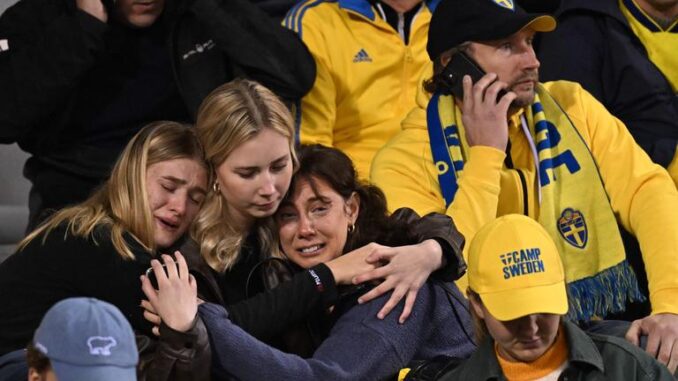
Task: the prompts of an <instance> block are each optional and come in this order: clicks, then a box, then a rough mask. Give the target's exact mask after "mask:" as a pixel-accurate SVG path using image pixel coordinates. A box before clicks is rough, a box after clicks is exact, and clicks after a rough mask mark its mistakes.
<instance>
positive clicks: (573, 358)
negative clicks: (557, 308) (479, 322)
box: [464, 320, 605, 381]
mask: <svg viewBox="0 0 678 381" xmlns="http://www.w3.org/2000/svg"><path fill="white" fill-rule="evenodd" d="M563 328H564V330H565V335H566V336H567V346H568V350H569V355H568V361H569V362H570V363H580V364H583V365H585V366H593V367H596V368H598V369H599V370H600V372H601V373H604V371H605V367H604V365H603V358H602V356H601V355H600V352H598V349H597V347H596V345H595V344H594V343H593V340H591V338H590V337H589V336H588V335H587V334H586V333H585V332H584V331H582V330H581V329H579V328H578V327H577V326H576V325H575V324H574V323H572V322H570V321H567V320H565V321H564V322H563ZM464 367H465V368H467V367H468V368H467V369H472V370H473V373H474V374H475V375H477V376H478V378H477V379H478V380H485V381H489V380H505V379H506V378H505V377H504V373H503V372H502V371H501V366H500V365H499V362H498V361H497V357H496V355H495V352H494V340H492V339H488V340H485V341H483V343H482V344H481V345H480V346H479V347H478V349H477V350H476V352H475V353H474V354H473V355H472V356H471V357H470V358H469V359H468V360H467V363H466V364H464Z"/></svg>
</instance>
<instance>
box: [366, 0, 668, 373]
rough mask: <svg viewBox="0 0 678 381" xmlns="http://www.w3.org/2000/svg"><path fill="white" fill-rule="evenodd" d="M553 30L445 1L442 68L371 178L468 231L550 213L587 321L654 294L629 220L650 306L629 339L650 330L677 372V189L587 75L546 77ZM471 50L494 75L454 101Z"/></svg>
mask: <svg viewBox="0 0 678 381" xmlns="http://www.w3.org/2000/svg"><path fill="white" fill-rule="evenodd" d="M554 28H555V20H554V19H553V18H552V17H550V16H547V15H539V14H529V13H527V12H525V11H524V10H523V9H522V8H520V7H519V6H518V5H517V4H515V3H514V2H513V1H511V0H442V2H441V3H440V4H439V5H438V8H437V10H436V12H435V13H434V16H433V18H432V21H431V25H430V31H429V41H428V46H427V50H428V52H429V56H430V57H432V59H433V60H434V65H433V72H434V74H433V76H431V75H430V73H429V75H428V78H430V80H428V81H427V82H426V84H425V87H426V91H422V92H421V93H420V94H418V97H417V104H418V107H417V108H415V109H414V110H413V111H412V112H411V113H410V114H409V115H408V117H407V118H406V119H405V120H404V122H403V131H402V132H400V133H399V134H398V135H397V136H396V137H394V138H393V139H392V140H391V141H390V142H389V143H388V144H387V145H386V146H385V147H384V148H383V149H382V150H381V151H380V152H379V153H378V154H377V156H376V157H375V160H374V163H373V165H372V172H371V180H372V181H373V182H374V183H375V184H376V185H377V186H379V187H380V188H381V189H383V190H384V193H385V194H386V196H387V200H388V203H389V208H390V209H397V208H400V207H405V206H407V207H410V208H413V209H414V210H415V211H417V212H418V213H419V214H422V213H423V214H426V213H429V212H433V211H436V212H445V213H447V214H448V215H450V216H452V217H453V219H454V221H455V224H456V225H457V227H458V229H459V230H460V231H461V232H462V234H464V236H465V237H466V240H467V241H470V240H472V239H473V237H474V235H475V233H476V232H477V231H478V230H479V229H480V227H482V226H483V225H485V224H486V223H488V222H490V221H492V220H493V219H495V218H497V217H498V216H502V215H506V214H509V213H520V214H524V215H528V216H530V217H532V218H534V219H535V220H537V221H539V222H540V223H541V225H542V226H543V227H544V228H545V229H546V230H547V231H548V232H549V234H550V235H551V237H552V238H553V240H554V241H555V243H556V245H557V247H558V251H559V252H560V254H561V256H562V259H563V262H564V264H565V271H566V280H567V283H568V293H569V294H570V309H569V310H570V312H569V315H570V317H571V318H573V319H574V320H577V321H584V322H586V321H589V320H592V319H595V318H599V317H605V316H607V315H609V314H610V313H616V312H620V311H622V310H623V309H624V308H625V306H626V304H627V302H630V301H638V300H642V299H644V298H645V297H644V295H642V294H641V293H640V291H639V288H638V284H637V281H636V277H635V274H634V272H633V270H632V269H631V268H630V266H629V265H628V263H627V261H626V254H625V252H624V247H623V245H622V243H621V238H620V232H619V228H618V223H620V224H621V225H622V226H623V228H625V229H626V230H628V231H629V232H631V233H633V234H634V235H635V236H636V237H637V238H638V240H639V242H640V246H641V249H642V255H643V261H644V264H645V268H646V270H647V273H648V280H649V298H650V302H651V305H652V313H651V315H650V316H648V317H645V318H643V319H640V320H636V321H634V322H633V324H631V328H630V329H629V330H628V332H627V334H626V337H627V339H628V340H630V341H631V342H633V343H638V342H639V336H641V335H646V336H648V340H647V351H648V352H650V353H651V354H652V355H653V356H654V357H656V358H658V359H659V360H660V361H661V362H662V363H664V364H667V365H668V367H669V369H670V370H671V371H675V369H676V365H677V363H678V276H677V275H678V216H677V215H676V210H678V191H676V188H675V186H674V185H673V182H672V180H671V178H670V177H669V175H668V173H667V172H666V171H665V170H664V169H663V168H661V167H660V166H658V165H656V164H653V163H652V162H651V161H650V159H649V158H648V156H647V155H646V154H645V153H644V152H643V151H642V150H641V149H640V148H639V147H638V146H637V145H636V144H635V142H634V140H633V138H632V137H631V135H630V134H629V132H628V131H627V130H626V128H625V126H624V125H623V124H622V123H621V122H620V121H619V120H617V119H616V118H614V117H613V116H612V115H610V114H609V112H607V110H606V109H605V108H604V107H603V106H602V105H601V104H600V103H599V102H598V101H597V100H596V99H595V98H594V97H593V96H591V95H590V94H589V93H587V92H586V91H585V90H583V89H582V88H581V87H580V86H579V85H578V84H575V83H571V82H565V81H557V82H549V83H543V84H541V83H539V82H538V69H539V61H538V60H537V59H536V56H535V53H534V50H533V48H532V39H533V38H534V35H535V33H536V32H537V31H541V32H546V31H550V30H553V29H554ZM460 50H461V51H464V52H465V53H466V54H467V55H468V56H470V57H471V58H472V59H474V60H475V61H476V62H477V63H478V64H479V66H480V67H481V68H483V69H484V70H485V72H487V73H489V74H487V75H485V76H484V77H482V79H480V80H478V81H477V82H476V83H471V80H470V78H469V77H468V76H465V77H464V81H463V87H464V92H463V93H464V95H463V99H455V97H454V96H452V95H450V94H448V93H447V91H445V88H444V87H443V86H441V84H443V83H444V77H442V76H441V73H442V68H443V67H444V66H445V65H446V64H447V63H448V62H449V61H450V59H451V57H452V56H453V55H454V54H458V52H459V51H460ZM572 54H576V52H572ZM502 89H505V90H507V93H506V95H503V96H502V97H500V98H499V100H497V95H498V94H499V91H500V90H502ZM507 153H508V154H507ZM521 255H522V253H518V257H516V255H515V253H507V255H506V257H505V260H506V261H507V263H506V266H507V268H509V271H510V272H509V275H513V274H519V273H529V272H530V271H535V269H534V268H532V267H529V266H526V265H525V266H523V265H517V264H516V258H518V259H520V258H521ZM521 263H523V262H521ZM465 286H466V284H465V283H463V279H462V284H460V287H462V288H465Z"/></svg>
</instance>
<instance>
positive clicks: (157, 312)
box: [141, 251, 198, 333]
mask: <svg viewBox="0 0 678 381" xmlns="http://www.w3.org/2000/svg"><path fill="white" fill-rule="evenodd" d="M174 255H175V257H176V262H175V261H174V260H173V259H172V257H170V256H169V255H166V254H163V255H162V260H163V262H164V265H163V264H161V263H160V261H158V260H157V259H154V260H152V261H151V268H152V269H153V274H155V277H156V279H157V282H158V288H157V290H156V289H155V288H154V287H153V285H152V284H151V281H150V279H149V276H145V275H142V276H141V289H142V290H143V291H144V294H146V297H147V298H148V302H147V303H148V304H150V308H147V306H144V302H142V307H144V308H145V310H146V311H145V312H144V317H146V319H147V320H149V321H151V322H152V323H154V324H156V325H157V324H159V323H160V320H159V319H162V321H164V322H165V324H166V325H167V326H168V327H170V328H172V329H174V330H175V331H180V332H186V331H188V330H189V329H191V327H192V326H193V322H194V320H195V316H196V314H197V312H198V287H197V284H196V281H195V278H194V277H193V275H191V274H190V273H189V272H188V265H187V264H186V260H185V259H184V257H183V256H182V255H181V253H180V252H178V251H177V252H175V253H174ZM158 317H159V319H158ZM156 333H157V332H156Z"/></svg>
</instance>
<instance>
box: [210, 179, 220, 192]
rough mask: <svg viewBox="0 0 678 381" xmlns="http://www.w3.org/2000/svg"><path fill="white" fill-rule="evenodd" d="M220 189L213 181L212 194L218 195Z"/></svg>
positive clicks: (216, 182) (217, 183)
mask: <svg viewBox="0 0 678 381" xmlns="http://www.w3.org/2000/svg"><path fill="white" fill-rule="evenodd" d="M220 189H221V188H220V187H219V182H218V181H215V182H214V184H212V190H213V191H214V193H219V190H220Z"/></svg>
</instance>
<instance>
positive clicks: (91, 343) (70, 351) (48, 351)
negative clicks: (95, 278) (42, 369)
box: [33, 298, 139, 381]
mask: <svg viewBox="0 0 678 381" xmlns="http://www.w3.org/2000/svg"><path fill="white" fill-rule="evenodd" d="M33 345H34V346H35V348H36V349H37V350H39V351H40V352H42V354H44V355H45V356H46V357H47V358H49V360H50V363H51V365H52V369H53V370H54V373H55V374H56V375H57V377H58V378H59V379H60V380H66V381H70V380H99V381H127V380H135V381H136V379H137V375H136V366H137V363H138V362H139V353H138V351H137V346H136V341H135V339H134V332H133V331H132V327H131V326H130V324H129V322H128V321H127V319H125V317H124V316H123V315H122V313H121V312H120V310H118V309H117V308H116V307H115V306H113V305H112V304H110V303H106V302H103V301H101V300H97V299H94V298H71V299H65V300H62V301H60V302H59V303H57V304H55V305H54V306H52V308H50V310H49V311H47V313H46V314H45V317H44V318H43V319H42V322H41V323H40V326H39V327H38V329H37V330H36V331H35V336H34V337H33Z"/></svg>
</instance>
